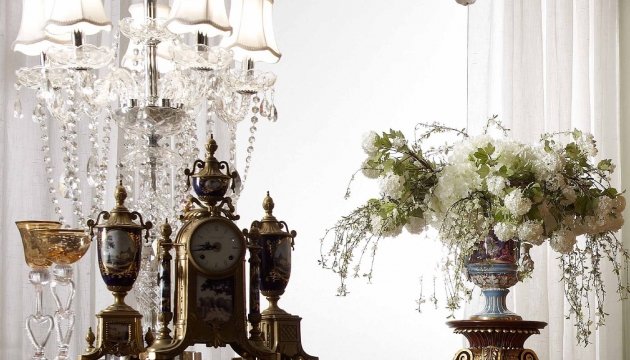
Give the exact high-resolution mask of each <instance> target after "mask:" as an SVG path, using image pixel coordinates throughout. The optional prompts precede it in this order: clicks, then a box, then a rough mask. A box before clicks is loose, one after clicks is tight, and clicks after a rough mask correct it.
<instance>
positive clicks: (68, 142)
mask: <svg viewBox="0 0 630 360" xmlns="http://www.w3.org/2000/svg"><path fill="white" fill-rule="evenodd" d="M66 94H67V98H66V104H67V105H68V109H67V117H66V118H65V119H64V120H65V123H64V124H63V125H62V132H63V133H64V135H63V136H62V141H63V146H62V151H63V156H64V158H63V162H64V164H65V165H66V168H65V170H64V173H63V175H62V176H63V178H62V179H60V185H61V188H62V189H63V192H64V196H65V197H66V198H68V199H70V200H71V201H72V208H73V211H72V212H73V214H74V215H75V220H76V224H83V223H84V222H85V216H84V214H83V202H82V201H81V180H80V179H79V176H78V174H79V156H78V152H77V147H78V144H77V141H78V134H77V126H78V121H77V120H78V117H79V116H78V114H77V110H78V109H77V108H76V94H75V91H74V89H73V88H67V89H66ZM64 185H65V186H64Z"/></svg>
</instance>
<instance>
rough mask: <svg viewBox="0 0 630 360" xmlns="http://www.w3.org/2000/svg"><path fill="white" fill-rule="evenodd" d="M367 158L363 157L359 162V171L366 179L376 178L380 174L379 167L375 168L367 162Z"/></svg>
mask: <svg viewBox="0 0 630 360" xmlns="http://www.w3.org/2000/svg"><path fill="white" fill-rule="evenodd" d="M368 161H369V159H365V161H363V164H361V172H362V173H363V176H365V177H366V178H368V179H376V178H378V177H379V176H380V175H381V171H382V170H381V169H375V168H373V167H372V166H370V165H369V164H368Z"/></svg>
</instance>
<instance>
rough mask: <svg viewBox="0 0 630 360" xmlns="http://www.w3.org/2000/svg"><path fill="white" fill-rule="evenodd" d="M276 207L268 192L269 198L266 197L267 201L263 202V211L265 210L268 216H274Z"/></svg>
mask: <svg viewBox="0 0 630 360" xmlns="http://www.w3.org/2000/svg"><path fill="white" fill-rule="evenodd" d="M274 207H275V204H274V203H273V199H272V198H271V196H269V191H267V196H265V199H264V200H263V209H265V214H266V215H267V216H272V215H273V208H274Z"/></svg>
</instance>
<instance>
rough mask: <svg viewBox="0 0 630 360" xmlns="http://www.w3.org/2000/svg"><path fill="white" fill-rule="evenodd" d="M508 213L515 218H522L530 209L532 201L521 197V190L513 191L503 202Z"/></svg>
mask: <svg viewBox="0 0 630 360" xmlns="http://www.w3.org/2000/svg"><path fill="white" fill-rule="evenodd" d="M503 203H504V205H505V207H506V208H507V209H508V211H509V212H510V213H511V214H512V215H514V216H517V217H520V216H523V215H525V214H527V213H528V212H529V209H531V208H532V201H531V200H530V199H528V198H526V197H525V196H524V195H523V191H522V190H521V189H515V190H514V191H512V192H510V193H509V194H508V195H507V196H506V197H505V200H503Z"/></svg>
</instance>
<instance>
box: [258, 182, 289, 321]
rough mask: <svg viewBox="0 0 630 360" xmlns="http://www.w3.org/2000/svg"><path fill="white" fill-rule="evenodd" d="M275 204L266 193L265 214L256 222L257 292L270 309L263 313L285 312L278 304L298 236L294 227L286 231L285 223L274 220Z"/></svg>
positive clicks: (284, 286)
mask: <svg viewBox="0 0 630 360" xmlns="http://www.w3.org/2000/svg"><path fill="white" fill-rule="evenodd" d="M274 206H275V204H274V202H273V199H272V198H271V196H269V192H267V196H266V197H265V199H264V200H263V209H264V210H265V215H264V216H263V218H262V220H260V221H258V222H257V224H256V225H257V227H258V232H259V233H260V237H259V240H258V241H259V243H258V245H259V246H260V247H261V249H262V254H261V264H260V265H261V266H260V292H261V293H262V294H263V295H264V296H265V297H266V298H267V300H269V308H268V309H267V310H265V311H264V312H263V314H266V313H279V312H284V311H283V310H282V309H280V308H279V307H278V304H277V303H278V300H279V299H280V295H282V294H284V291H285V289H286V287H287V285H288V283H289V278H290V277H291V251H292V250H293V245H294V239H295V236H296V235H297V233H296V232H295V230H291V231H289V226H288V225H287V223H286V222H284V221H279V220H278V219H276V217H275V216H274V215H273V208H274Z"/></svg>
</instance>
